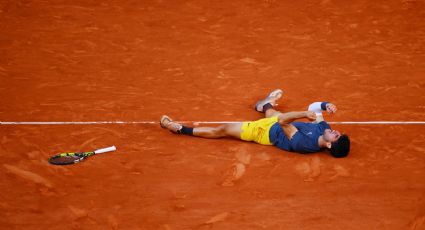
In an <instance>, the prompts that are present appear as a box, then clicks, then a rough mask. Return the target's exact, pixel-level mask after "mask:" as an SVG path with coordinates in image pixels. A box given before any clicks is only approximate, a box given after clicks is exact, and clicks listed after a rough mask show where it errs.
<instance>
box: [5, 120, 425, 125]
mask: <svg viewBox="0 0 425 230" xmlns="http://www.w3.org/2000/svg"><path fill="white" fill-rule="evenodd" d="M176 122H178V123H183V124H195V125H199V124H226V123H239V122H244V121H176ZM327 123H328V124H343V125H425V121H330V122H327ZM98 124H159V121H46V122H44V121H0V125H98Z"/></svg>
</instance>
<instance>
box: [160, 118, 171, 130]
mask: <svg viewBox="0 0 425 230" xmlns="http://www.w3.org/2000/svg"><path fill="white" fill-rule="evenodd" d="M165 120H168V121H169V122H171V118H170V117H168V116H167V115H163V116H162V117H161V120H160V122H159V125H160V126H161V128H163V129H167V127H165V126H164V125H163V124H162V123H163V122H164V121H165Z"/></svg>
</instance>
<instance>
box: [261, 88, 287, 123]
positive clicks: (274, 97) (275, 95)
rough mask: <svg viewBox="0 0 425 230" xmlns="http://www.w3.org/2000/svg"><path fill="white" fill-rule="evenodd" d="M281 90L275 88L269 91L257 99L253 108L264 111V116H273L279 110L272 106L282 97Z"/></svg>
mask: <svg viewBox="0 0 425 230" xmlns="http://www.w3.org/2000/svg"><path fill="white" fill-rule="evenodd" d="M282 95H283V90H281V89H275V90H273V91H272V92H270V93H269V95H268V96H267V97H266V98H265V99H263V100H260V101H258V102H257V103H256V104H255V110H256V111H258V112H261V113H264V116H265V117H274V116H278V115H279V114H280V112H279V111H277V110H275V109H273V106H276V105H277V101H278V100H279V99H280V98H281V97H282Z"/></svg>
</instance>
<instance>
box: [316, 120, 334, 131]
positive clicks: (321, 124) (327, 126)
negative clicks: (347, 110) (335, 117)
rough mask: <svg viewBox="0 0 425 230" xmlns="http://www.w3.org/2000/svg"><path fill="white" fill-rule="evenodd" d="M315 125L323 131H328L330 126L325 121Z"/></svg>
mask: <svg viewBox="0 0 425 230" xmlns="http://www.w3.org/2000/svg"><path fill="white" fill-rule="evenodd" d="M317 125H319V126H321V127H323V128H324V129H330V128H331V126H330V125H329V124H328V122H326V121H321V122H319V123H317Z"/></svg>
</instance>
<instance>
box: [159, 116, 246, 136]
mask: <svg viewBox="0 0 425 230" xmlns="http://www.w3.org/2000/svg"><path fill="white" fill-rule="evenodd" d="M160 125H161V127H162V128H164V129H168V130H170V131H171V132H173V133H177V134H186V135H191V136H196V137H204V138H222V137H234V138H237V139H240V138H241V132H242V122H237V123H227V124H223V125H220V126H216V127H195V128H191V127H187V126H184V125H181V124H179V123H177V122H174V121H173V120H171V118H169V117H168V116H166V115H164V116H162V118H161V121H160Z"/></svg>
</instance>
